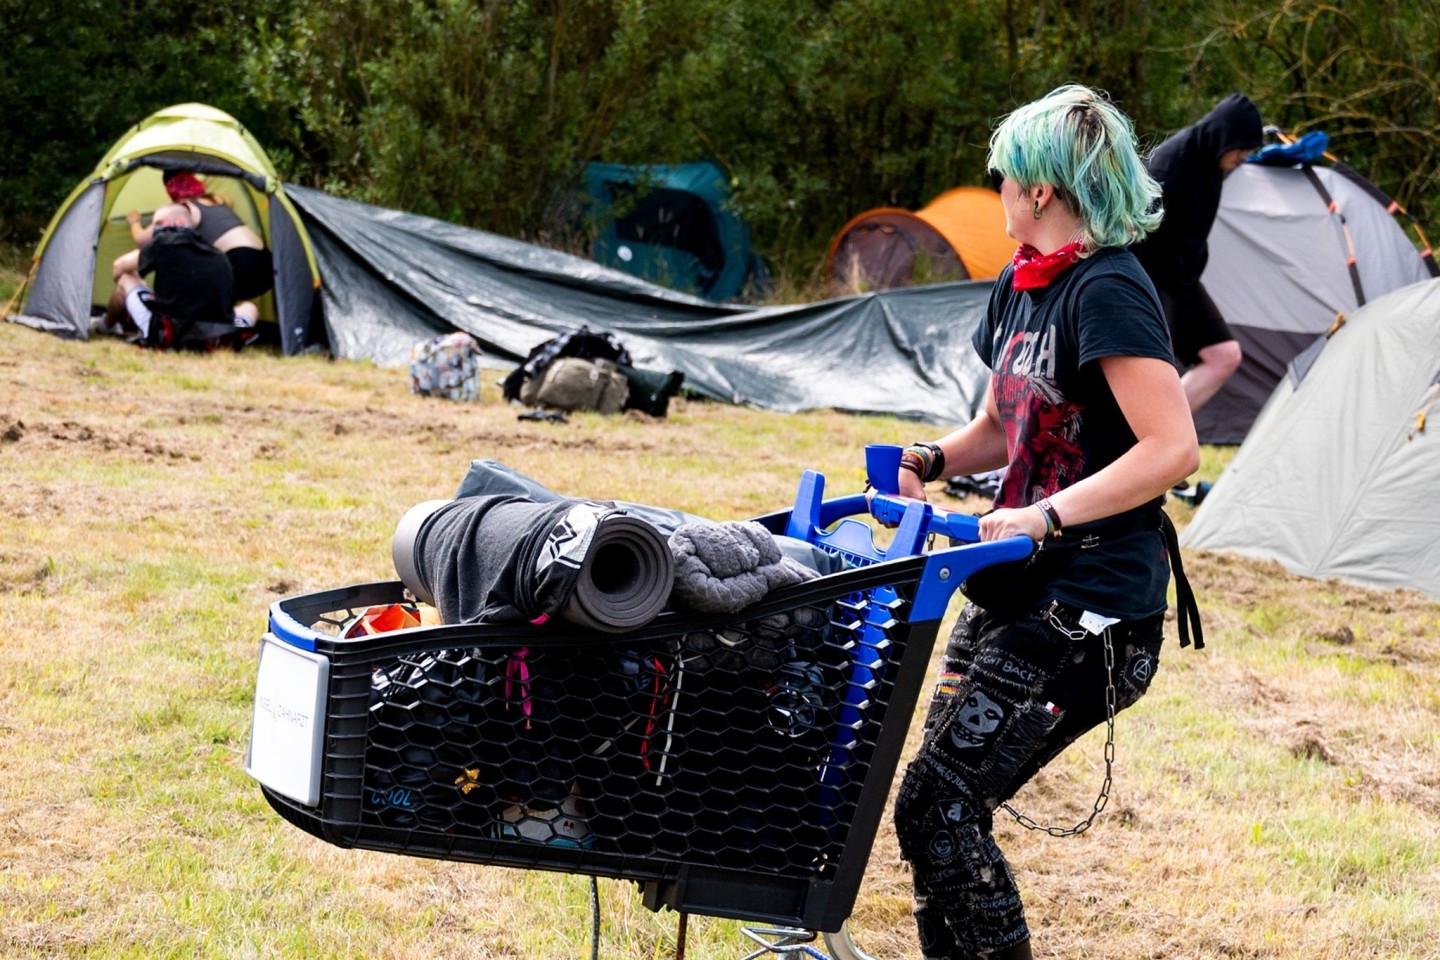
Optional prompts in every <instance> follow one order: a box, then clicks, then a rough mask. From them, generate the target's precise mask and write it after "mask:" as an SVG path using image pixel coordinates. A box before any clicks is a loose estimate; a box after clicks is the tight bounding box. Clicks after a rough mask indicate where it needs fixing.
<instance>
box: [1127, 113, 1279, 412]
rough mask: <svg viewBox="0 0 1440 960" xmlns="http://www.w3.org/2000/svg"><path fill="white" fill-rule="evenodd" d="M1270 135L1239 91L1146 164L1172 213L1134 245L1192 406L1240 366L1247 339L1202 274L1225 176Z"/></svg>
mask: <svg viewBox="0 0 1440 960" xmlns="http://www.w3.org/2000/svg"><path fill="white" fill-rule="evenodd" d="M1263 140H1264V127H1263V125H1262V124H1261V122H1260V111H1259V109H1258V108H1256V106H1255V104H1254V103H1252V102H1251V100H1250V99H1249V98H1248V97H1246V96H1244V95H1243V94H1239V93H1234V94H1231V95H1230V96H1228V97H1226V98H1225V99H1224V100H1221V101H1220V102H1219V103H1218V104H1216V106H1215V109H1213V110H1211V111H1210V112H1209V113H1207V114H1206V115H1205V116H1203V117H1201V118H1200V119H1199V120H1198V121H1196V122H1195V123H1193V124H1191V125H1190V126H1188V127H1186V128H1184V129H1183V130H1181V131H1180V132H1179V133H1176V134H1175V135H1174V136H1172V137H1170V138H1169V139H1168V140H1166V141H1165V142H1164V143H1162V144H1160V146H1159V147H1157V148H1156V149H1155V152H1154V153H1152V154H1151V155H1150V158H1149V160H1148V161H1147V162H1146V167H1147V169H1148V170H1149V171H1150V176H1152V177H1154V178H1155V180H1156V181H1157V182H1159V184H1160V187H1161V189H1162V191H1163V194H1162V196H1161V204H1162V206H1163V208H1164V213H1165V219H1164V220H1163V221H1162V222H1161V224H1160V229H1158V230H1156V231H1155V232H1154V233H1152V234H1150V236H1148V237H1146V238H1145V241H1144V242H1143V243H1140V244H1137V245H1135V246H1133V247H1131V250H1132V251H1133V252H1134V253H1135V256H1137V257H1139V258H1140V263H1141V264H1142V265H1143V266H1144V267H1145V272H1146V273H1148V274H1149V275H1150V279H1151V281H1152V282H1153V283H1154V284H1155V289H1156V291H1157V292H1158V293H1159V294H1160V302H1161V304H1162V306H1163V307H1164V308H1165V319H1166V321H1167V322H1168V323H1169V325H1170V341H1171V345H1172V346H1173V348H1174V350H1175V359H1176V361H1177V363H1178V364H1179V366H1180V369H1181V371H1182V376H1181V378H1180V383H1181V385H1182V386H1183V387H1184V388H1185V398H1186V399H1187V400H1188V401H1189V402H1190V409H1191V411H1192V412H1193V411H1195V410H1198V409H1200V407H1202V406H1204V404H1205V403H1206V402H1207V401H1209V400H1210V398H1211V397H1213V396H1215V394H1216V393H1218V392H1219V391H1220V388H1221V387H1223V386H1224V385H1225V381H1226V380H1228V379H1230V376H1231V374H1233V373H1234V372H1235V370H1236V368H1238V367H1239V366H1240V360H1241V358H1242V354H1241V350H1240V344H1239V343H1237V342H1236V340H1235V337H1234V336H1233V335H1232V334H1231V332H1230V328H1229V326H1227V325H1226V323H1225V318H1224V317H1222V316H1221V315H1220V311H1219V310H1218V309H1217V308H1216V306H1215V303H1214V301H1213V300H1211V299H1210V295H1209V294H1208V293H1206V292H1205V287H1204V285H1203V284H1201V283H1200V275H1201V273H1203V272H1204V271H1205V263H1206V260H1207V259H1208V258H1209V253H1210V251H1209V243H1208V238H1209V236H1210V227H1211V226H1212V225H1213V224H1214V223H1215V213H1216V211H1217V210H1219V208H1220V189H1221V186H1222V185H1223V183H1224V180H1225V176H1226V175H1227V174H1228V173H1230V172H1231V171H1232V170H1234V169H1235V168H1236V167H1238V166H1240V164H1241V163H1242V162H1244V160H1245V156H1246V154H1248V153H1250V152H1252V151H1254V150H1255V149H1256V148H1258V147H1259V146H1260V144H1261V143H1262V141H1263Z"/></svg>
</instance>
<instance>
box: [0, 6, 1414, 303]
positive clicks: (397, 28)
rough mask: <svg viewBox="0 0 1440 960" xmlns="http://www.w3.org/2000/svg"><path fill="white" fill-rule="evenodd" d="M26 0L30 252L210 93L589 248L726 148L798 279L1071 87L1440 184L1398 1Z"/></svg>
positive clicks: (541, 237)
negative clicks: (112, 168)
mask: <svg viewBox="0 0 1440 960" xmlns="http://www.w3.org/2000/svg"><path fill="white" fill-rule="evenodd" d="M122 6H123V5H122ZM26 7H27V4H26V3H25V2H23V0H0V25H4V26H5V27H6V28H7V29H8V30H9V32H8V33H7V35H9V36H15V37H20V38H21V41H18V42H12V44H11V49H10V50H9V51H8V56H7V58H6V59H5V61H4V62H3V65H0V94H4V95H5V97H6V102H7V103H10V104H20V105H22V108H21V109H10V110H7V111H6V112H5V114H4V120H3V123H4V125H5V130H6V134H7V143H8V144H9V145H10V147H11V149H10V150H9V151H7V154H6V155H4V156H0V181H3V183H4V186H5V189H4V190H3V191H0V238H3V237H4V236H6V235H8V236H9V237H10V238H11V239H12V240H18V241H22V242H28V237H33V231H35V230H37V229H38V226H39V225H43V221H44V218H46V217H48V215H49V213H50V212H51V211H52V210H53V209H54V206H55V204H57V203H58V202H59V200H60V199H61V197H63V195H64V193H65V192H66V191H67V190H68V189H69V188H70V187H71V186H73V184H74V183H75V181H76V180H77V179H78V178H79V177H81V176H83V175H84V174H85V172H86V171H87V170H88V169H89V168H90V166H91V165H92V164H93V163H94V161H95V159H96V158H97V157H98V156H99V154H100V152H101V151H103V150H104V149H105V147H106V146H108V145H109V144H110V143H111V142H113V140H114V139H115V137H117V136H118V135H119V134H120V133H121V132H123V130H124V129H125V127H126V126H127V125H129V124H130V123H133V122H134V121H136V120H138V119H140V118H141V117H143V116H145V115H146V114H148V113H149V112H151V111H152V110H155V109H158V108H160V107H163V106H166V105H168V104H170V103H174V102H178V101H183V100H202V101H205V102H209V103H212V104H214V105H216V106H219V107H221V108H222V109H226V110H229V111H230V112H232V113H234V114H235V115H236V116H237V117H239V118H240V119H241V120H242V121H244V122H245V123H246V124H247V125H248V126H250V128H251V129H252V131H253V132H254V133H255V134H256V135H257V136H258V137H259V138H260V140H261V142H262V143H264V144H265V146H266V147H267V148H268V149H270V150H271V152H272V155H273V156H275V158H276V161H277V163H278V164H279V165H280V166H281V168H282V170H284V171H285V173H286V175H287V176H288V177H289V178H290V179H292V180H296V181H298V182H302V183H308V184H316V185H321V186H324V187H326V188H327V189H330V190H332V191H335V192H337V193H341V194H344V195H348V196H352V197H355V198H358V199H363V200H367V201H371V202H374V203H377V204H381V205H384V206H389V207H396V208H400V209H405V210H411V211H415V212H418V213H423V214H429V215H433V216H438V217H442V218H445V219H449V220H454V221H458V222H462V223H465V224H468V225H471V226H477V227H481V228H483V229H487V230H491V231H494V232H497V233H502V234H506V235H510V236H518V237H523V238H526V239H532V240H538V241H541V242H546V243H551V244H555V245H562V246H563V245H572V244H574V243H575V241H576V239H577V238H576V237H574V236H573V235H572V234H571V231H572V230H573V224H572V223H571V220H570V217H569V216H568V211H569V210H570V209H572V208H573V204H571V203H570V202H569V200H568V198H569V197H570V196H571V193H572V191H573V190H574V189H575V187H576V185H577V182H578V181H577V173H578V170H579V168H580V166H581V164H583V163H584V162H585V161H587V160H606V161H613V162H627V163H628V162H645V161H652V162H665V163H668V162H684V161H689V160H695V159H700V158H707V157H708V158H711V159H714V160H715V161H717V162H718V163H720V164H721V165H722V166H723V167H724V168H725V169H726V170H727V171H728V172H729V174H730V175H731V177H732V179H733V182H734V187H735V198H736V199H735V203H736V205H737V206H738V207H739V208H740V212H741V213H742V214H743V215H744V216H745V217H746V219H747V220H748V221H749V223H750V225H751V229H752V231H753V232H754V234H755V240H756V245H757V247H758V248H759V250H760V251H761V252H762V253H763V254H764V255H765V256H767V257H768V258H769V259H770V260H771V261H772V263H774V264H775V265H776V267H777V269H778V271H779V272H780V273H781V275H782V276H784V277H788V278H790V279H791V280H793V279H794V278H796V277H804V276H806V275H814V274H816V273H817V272H818V270H819V266H820V259H821V257H822V255H823V252H824V250H825V247H826V244H827V243H828V240H829V238H830V237H831V236H832V235H833V234H834V232H835V231H836V230H837V229H838V228H839V227H840V226H841V225H842V224H843V223H844V222H845V221H846V220H847V219H849V217H851V216H853V215H854V214H855V213H858V212H860V211H862V210H864V209H868V208H869V207H872V206H876V205H881V204H893V205H896V206H902V207H907V208H917V207H919V206H922V205H924V204H925V203H926V202H928V201H929V200H930V199H931V198H933V197H934V196H935V195H937V194H938V193H940V192H941V191H942V190H945V189H948V188H949V187H953V186H957V185H961V184H966V183H978V182H980V181H981V175H982V172H983V166H984V155H985V149H986V142H987V139H988V136H989V131H990V129H991V128H992V126H993V124H994V121H995V120H996V119H997V118H998V117H999V116H1001V115H1003V114H1004V113H1005V112H1006V111H1008V110H1009V109H1011V108H1012V107H1014V106H1015V105H1017V104H1019V103H1022V102H1024V101H1026V100H1028V99H1031V98H1033V97H1036V96H1038V95H1040V94H1042V93H1044V92H1045V91H1047V90H1049V89H1050V88H1052V87H1054V86H1056V85H1058V84H1060V83H1063V82H1067V81H1071V80H1078V81H1081V82H1085V83H1090V84H1093V85H1095V86H1099V87H1102V88H1104V89H1106V90H1108V91H1110V93H1111V94H1112V95H1113V96H1114V97H1115V99H1116V100H1117V101H1119V102H1120V104H1121V105H1122V106H1123V108H1124V109H1125V110H1126V111H1127V112H1129V113H1130V115H1131V116H1132V118H1133V119H1134V120H1135V122H1136V127H1137V130H1139V131H1140V132H1141V135H1142V137H1143V138H1144V139H1145V140H1146V141H1147V142H1148V143H1151V144H1153V143H1157V142H1158V141H1159V140H1160V139H1162V138H1163V137H1164V136H1165V135H1167V134H1168V133H1170V132H1171V131H1173V130H1174V129H1176V128H1178V127H1179V126H1181V125H1183V124H1185V123H1187V122H1189V121H1190V120H1191V119H1193V118H1195V117H1196V116H1198V115H1199V114H1201V113H1203V112H1204V111H1205V110H1206V109H1208V108H1209V107H1210V106H1211V105H1212V104H1213V103H1214V101H1215V100H1217V99H1218V98H1219V97H1220V96H1223V95H1224V94H1226V93H1229V92H1231V91H1233V90H1237V89H1238V90H1243V91H1245V92H1247V93H1249V94H1250V95H1251V96H1252V97H1253V98H1254V99H1255V100H1256V101H1257V102H1258V103H1259V104H1260V105H1261V109H1262V111H1263V112H1264V114H1265V118H1266V120H1267V122H1273V123H1277V124H1278V125H1280V126H1282V127H1285V128H1287V129H1289V130H1290V131H1292V132H1302V131H1303V130H1305V129H1308V128H1312V127H1318V128H1322V129H1325V130H1326V131H1327V132H1328V133H1329V134H1330V136H1331V142H1332V149H1333V150H1334V152H1336V153H1337V154H1339V155H1341V156H1343V157H1345V158H1346V159H1347V160H1349V161H1350V162H1351V163H1352V164H1353V165H1355V166H1357V167H1358V168H1359V169H1361V170H1362V171H1364V172H1366V173H1367V174H1369V175H1370V176H1371V177H1372V178H1374V179H1375V180H1376V182H1377V183H1379V184H1380V186H1381V187H1382V188H1385V189H1387V190H1390V191H1392V192H1394V194H1395V195H1396V196H1397V198H1398V199H1399V200H1400V201H1401V202H1402V203H1404V204H1406V205H1407V206H1410V207H1411V208H1412V212H1415V213H1417V214H1419V215H1421V216H1422V218H1423V214H1424V213H1425V211H1426V210H1427V209H1433V208H1435V207H1436V206H1437V201H1440V184H1437V183H1436V181H1435V179H1434V178H1433V175H1432V173H1433V170H1434V169H1435V165H1436V159H1437V158H1436V151H1437V150H1440V147H1437V144H1440V136H1437V134H1440V96H1437V94H1440V85H1437V81H1436V80H1435V79H1434V78H1435V75H1436V74H1437V66H1440V64H1437V54H1436V53H1435V51H1436V50H1440V9H1437V8H1435V7H1433V5H1426V4H1402V3H1399V2H1397V0H1357V2H1356V3H1351V4H1347V5H1346V6H1345V7H1344V9H1343V10H1342V9H1340V8H1339V7H1338V5H1336V6H1330V5H1326V4H1324V3H1320V2H1316V0H1305V2H1298V0H1232V2H1230V3H1228V4H1226V5H1221V6H1216V5H1211V4H1199V3H1193V2H1190V0H1078V2H1075V3H1066V4H1059V3H1055V4H1040V5H1033V4H1020V3H1018V2H1015V0H1004V2H980V0H958V2H957V0H951V2H939V0H917V2H913V3H905V4H897V3H893V2H890V0H797V2H795V3H789V4H777V3H774V2H773V0H488V2H486V0H348V2H338V3H335V4H330V5H321V4H299V5H293V4H291V5H281V4H279V3H277V2H275V0H240V2H237V3H234V4H231V5H229V6H221V7H200V8H196V7H193V6H182V5H179V4H177V3H175V2H174V0H148V2H140V0H131V4H130V5H128V8H127V9H117V7H116V6H115V5H114V4H110V5H105V4H101V3H100V2H99V0H82V2H77V3H75V4H67V5H64V6H63V7H62V8H60V10H59V11H58V12H56V13H55V14H53V15H49V16H47V17H46V18H45V19H44V20H41V19H40V18H39V17H37V16H34V15H30V16H25V15H24V10H22V8H26ZM142 24H143V25H144V26H142Z"/></svg>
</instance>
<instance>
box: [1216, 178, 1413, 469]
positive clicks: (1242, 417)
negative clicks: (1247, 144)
mask: <svg viewBox="0 0 1440 960" xmlns="http://www.w3.org/2000/svg"><path fill="white" fill-rule="evenodd" d="M1395 209H1396V208H1395V207H1394V205H1393V202H1392V201H1391V200H1390V198H1389V197H1386V196H1385V195H1384V194H1383V193H1381V192H1380V191H1379V190H1378V189H1377V188H1376V187H1375V186H1374V185H1372V184H1371V183H1369V182H1368V181H1367V180H1365V179H1364V178H1363V177H1361V176H1360V175H1359V174H1358V173H1356V172H1355V171H1354V170H1352V169H1350V168H1349V167H1347V166H1345V165H1344V164H1342V163H1323V162H1319V163H1300V164H1298V165H1294V166H1266V165H1262V164H1258V163H1246V164H1242V165H1241V166H1240V168H1239V169H1237V170H1236V171H1235V172H1233V173H1232V174H1230V176H1228V177H1227V178H1226V179H1225V189H1224V191H1223V193H1222V194H1221V197H1220V210H1219V212H1218V214H1217V215H1216V218H1215V225H1214V227H1213V228H1211V231H1210V238H1209V241H1210V260H1209V263H1208V265H1207V266H1206V268H1205V273H1204V275H1203V276H1202V277H1201V282H1202V283H1204V284H1205V289H1206V290H1207V291H1209V293H1210V296H1211V297H1212V298H1213V299H1214V301H1215V304H1216V306H1218V307H1219V308H1220V313H1221V314H1222V315H1223V316H1224V317H1225V319H1226V321H1227V322H1228V323H1229V325H1230V329H1231V330H1232V331H1233V332H1234V334H1235V339H1236V340H1237V341H1239V343H1240V346H1241V348H1242V350H1243V351H1244V354H1245V358H1244V360H1243V362H1242V363H1241V365H1240V369H1239V370H1237V371H1236V373H1235V375H1234V376H1233V377H1231V378H1230V380H1229V381H1228V382H1227V383H1226V384H1225V386H1224V387H1223V388H1222V389H1221V391H1220V392H1219V393H1218V394H1216V396H1215V397H1214V398H1213V399H1212V400H1211V401H1210V402H1209V403H1207V404H1206V405H1205V406H1204V407H1201V408H1200V410H1199V411H1198V412H1197V413H1196V416H1195V427H1196V430H1197V432H1198V433H1199V435H1200V439H1201V440H1202V441H1204V442H1206V443H1239V442H1241V441H1242V440H1244V439H1245V435H1246V433H1247V432H1248V431H1249V429H1250V426H1251V424H1252V423H1253V422H1254V420H1255V416H1256V414H1258V413H1259V411H1260V408H1261V407H1262V406H1263V405H1264V403H1265V399H1266V398H1267V397H1269V396H1270V392H1271V391H1272V390H1274V389H1275V385H1276V384H1277V383H1279V381H1280V379H1281V377H1283V376H1284V375H1285V372H1286V369H1287V367H1288V366H1289V364H1290V362H1291V361H1292V360H1293V359H1294V358H1295V357H1296V356H1297V355H1298V354H1300V353H1301V352H1302V351H1304V350H1305V349H1306V348H1307V347H1309V346H1310V345H1311V344H1313V343H1314V342H1315V340H1316V338H1318V337H1320V336H1323V335H1324V333H1325V331H1327V330H1329V329H1330V328H1331V326H1333V325H1334V323H1335V321H1336V319H1337V317H1340V316H1343V315H1348V314H1349V313H1351V312H1352V311H1354V310H1355V309H1356V308H1357V307H1360V306H1362V305H1364V304H1365V303H1367V302H1369V301H1371V300H1374V299H1375V298H1377V297H1380V296H1382V295H1384V294H1386V293H1388V292H1390V291H1391V290H1395V289H1397V288H1399V287H1402V286H1405V285H1406V284H1410V283H1414V282H1416V281H1418V280H1424V279H1426V278H1429V277H1433V276H1436V275H1437V274H1440V271H1437V270H1436V267H1435V261H1434V258H1433V257H1432V256H1431V254H1430V251H1429V250H1428V249H1426V250H1423V251H1422V250H1418V249H1416V246H1415V244H1414V243H1413V242H1412V241H1411V240H1410V238H1409V236H1408V235H1407V234H1406V232H1405V230H1404V228H1403V227H1401V225H1400V223H1399V222H1398V221H1397V220H1396V218H1395V216H1394V215H1393V211H1394V210H1395Z"/></svg>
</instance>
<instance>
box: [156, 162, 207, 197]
mask: <svg viewBox="0 0 1440 960" xmlns="http://www.w3.org/2000/svg"><path fill="white" fill-rule="evenodd" d="M165 192H166V193H168V194H170V199H171V200H173V201H175V202H176V203H181V202H183V201H185V200H191V199H194V198H195V197H203V196H205V184H203V183H201V182H200V178H199V177H197V176H195V174H193V173H191V172H190V171H188V170H181V171H180V172H179V173H172V174H169V175H168V176H166V177H165Z"/></svg>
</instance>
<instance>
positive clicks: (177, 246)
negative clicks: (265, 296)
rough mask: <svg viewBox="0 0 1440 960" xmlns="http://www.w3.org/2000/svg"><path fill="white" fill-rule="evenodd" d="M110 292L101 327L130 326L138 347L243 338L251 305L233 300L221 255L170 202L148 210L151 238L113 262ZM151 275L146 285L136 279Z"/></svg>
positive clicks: (253, 317)
mask: <svg viewBox="0 0 1440 960" xmlns="http://www.w3.org/2000/svg"><path fill="white" fill-rule="evenodd" d="M113 273H114V276H115V293H114V295H113V296H112V297H111V298H110V304H109V306H108V307H107V309H106V323H105V327H104V328H102V332H109V331H119V332H134V331H138V333H139V337H138V338H137V339H138V340H139V342H141V343H143V344H145V345H146V346H151V347H159V348H162V349H163V348H168V347H179V346H187V345H197V346H214V345H218V344H220V343H222V342H227V341H230V340H236V341H237V342H242V343H243V342H248V340H249V338H250V337H251V334H252V333H253V329H254V327H255V323H256V321H257V319H258V316H259V311H258V310H257V309H256V307H255V304H253V303H251V302H249V301H244V302H241V303H239V304H237V303H235V297H234V290H235V277H234V273H233V271H232V269H231V266H230V262H229V260H227V259H226V257H225V255H224V254H223V253H221V252H220V251H219V250H217V249H215V247H213V246H211V245H210V244H209V243H207V242H205V240H203V239H201V237H200V235H199V234H198V233H196V232H195V230H194V228H193V227H192V226H191V220H190V214H189V211H187V210H186V209H185V208H184V207H182V206H180V205H178V204H173V205H170V206H165V207H161V208H160V209H158V210H156V211H155V216H154V219H153V222H152V231H151V236H150V238H149V239H148V242H146V243H145V245H144V246H142V247H141V248H140V249H138V250H133V251H131V252H130V253H128V254H125V255H124V256H122V257H120V258H118V259H117V260H116V261H115V264H114V267H113ZM150 275H153V277H154V284H153V288H152V286H151V285H150V284H147V283H146V282H145V280H144V279H143V278H144V277H146V276H150Z"/></svg>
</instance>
